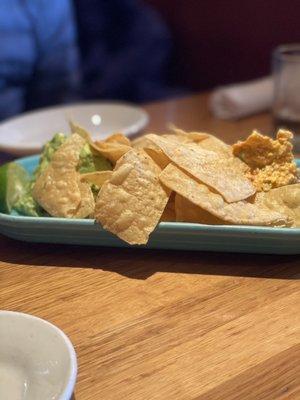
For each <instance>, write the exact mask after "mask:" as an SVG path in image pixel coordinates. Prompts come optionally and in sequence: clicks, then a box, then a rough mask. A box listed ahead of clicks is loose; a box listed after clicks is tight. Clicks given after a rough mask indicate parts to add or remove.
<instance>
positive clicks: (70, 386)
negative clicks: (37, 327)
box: [0, 309, 77, 400]
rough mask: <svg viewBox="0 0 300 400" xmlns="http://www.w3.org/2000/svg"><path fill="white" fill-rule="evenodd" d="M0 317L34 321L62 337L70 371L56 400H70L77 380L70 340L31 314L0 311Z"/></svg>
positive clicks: (74, 356) (74, 357)
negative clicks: (10, 316)
mask: <svg viewBox="0 0 300 400" xmlns="http://www.w3.org/2000/svg"><path fill="white" fill-rule="evenodd" d="M0 315H15V316H17V317H22V318H27V319H35V320H37V321H39V322H41V323H43V324H45V325H48V326H49V327H51V329H53V330H54V331H56V332H57V333H58V334H59V335H60V336H61V337H62V339H63V340H64V342H65V344H66V346H67V349H68V353H69V356H70V369H69V377H68V379H67V383H66V385H65V388H64V390H63V392H62V393H61V394H60V395H59V397H58V399H57V400H70V399H71V397H72V395H73V392H74V388H75V383H76V378H77V356H76V352H75V349H74V346H73V344H72V342H71V340H70V339H69V337H68V336H67V335H66V334H65V333H64V332H63V331H62V330H61V329H60V328H58V327H57V326H56V325H54V324H52V323H51V322H49V321H47V320H45V319H43V318H40V317H36V316H35V315H32V314H26V313H23V312H19V311H8V310H1V309H0Z"/></svg>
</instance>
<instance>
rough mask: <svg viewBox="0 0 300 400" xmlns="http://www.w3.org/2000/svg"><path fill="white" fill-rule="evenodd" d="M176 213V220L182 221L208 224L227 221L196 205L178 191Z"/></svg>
mask: <svg viewBox="0 0 300 400" xmlns="http://www.w3.org/2000/svg"><path fill="white" fill-rule="evenodd" d="M175 214H176V221H180V222H194V223H198V224H208V225H219V224H220V225H224V223H225V221H223V220H222V219H219V218H218V217H216V216H215V215H213V214H211V213H209V212H208V211H206V210H204V209H203V208H201V207H199V206H196V205H195V204H193V203H192V202H191V201H189V200H188V199H186V198H185V197H183V196H180V194H178V193H176V196H175Z"/></svg>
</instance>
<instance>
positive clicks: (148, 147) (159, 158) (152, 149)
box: [132, 136, 170, 169]
mask: <svg viewBox="0 0 300 400" xmlns="http://www.w3.org/2000/svg"><path fill="white" fill-rule="evenodd" d="M132 146H133V147H134V148H135V149H138V150H144V151H146V153H147V154H148V155H149V156H150V157H151V158H152V160H153V161H154V162H155V163H156V164H157V165H158V166H159V167H160V168H162V169H163V168H165V167H166V166H167V165H168V164H169V162H170V160H169V159H168V157H167V156H166V155H165V154H164V153H163V152H162V150H161V149H160V148H159V147H158V146H157V145H156V144H154V143H153V142H152V141H151V140H149V139H147V138H146V137H145V136H141V137H140V138H137V139H135V140H134V141H133V142H132Z"/></svg>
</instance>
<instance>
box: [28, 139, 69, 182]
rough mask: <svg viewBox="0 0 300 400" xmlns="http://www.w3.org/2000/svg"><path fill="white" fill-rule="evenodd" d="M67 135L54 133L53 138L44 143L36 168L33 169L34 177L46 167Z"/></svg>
mask: <svg viewBox="0 0 300 400" xmlns="http://www.w3.org/2000/svg"><path fill="white" fill-rule="evenodd" d="M66 139H67V137H66V135H64V134H63V133H56V134H55V135H54V136H53V138H52V139H51V140H50V141H49V142H48V143H46V144H45V146H44V148H43V152H42V154H41V157H40V162H39V165H38V167H37V169H36V170H35V171H34V177H35V179H36V178H37V177H38V176H39V175H40V174H41V173H42V172H43V171H44V170H45V169H46V168H47V167H48V165H49V163H50V161H51V160H52V157H53V154H54V153H55V152H56V150H57V149H58V148H59V147H60V146H61V145H62V144H63V143H64V142H65V141H66Z"/></svg>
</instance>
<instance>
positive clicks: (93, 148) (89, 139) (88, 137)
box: [69, 121, 99, 154]
mask: <svg viewBox="0 0 300 400" xmlns="http://www.w3.org/2000/svg"><path fill="white" fill-rule="evenodd" d="M69 125H70V129H71V132H72V133H77V135H79V136H81V137H82V138H83V139H84V140H85V141H86V142H88V144H89V145H90V148H91V151H92V152H93V153H94V154H97V153H99V151H98V148H97V147H96V146H95V143H94V141H93V139H92V136H91V134H90V133H89V132H88V131H87V130H86V129H84V128H83V127H82V126H80V125H77V124H75V123H74V122H72V121H69Z"/></svg>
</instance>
